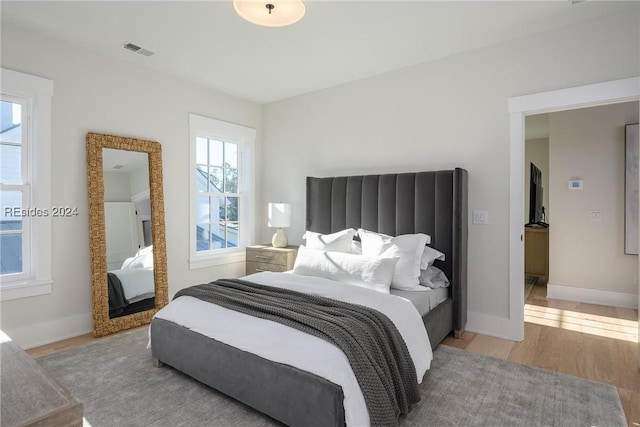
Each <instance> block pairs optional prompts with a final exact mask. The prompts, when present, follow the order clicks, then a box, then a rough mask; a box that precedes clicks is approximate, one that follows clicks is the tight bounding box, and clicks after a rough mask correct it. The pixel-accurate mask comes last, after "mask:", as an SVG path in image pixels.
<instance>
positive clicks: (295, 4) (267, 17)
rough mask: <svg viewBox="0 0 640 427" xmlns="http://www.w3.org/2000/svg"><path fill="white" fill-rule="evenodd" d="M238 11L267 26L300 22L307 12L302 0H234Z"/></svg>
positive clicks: (250, 19)
mask: <svg viewBox="0 0 640 427" xmlns="http://www.w3.org/2000/svg"><path fill="white" fill-rule="evenodd" d="M233 8H234V9H235V10H236V13H237V14H238V15H240V16H241V17H243V18H244V19H246V20H247V21H249V22H251V23H254V24H257V25H263V26H265V27H284V26H285V25H291V24H293V23H295V22H298V21H299V20H300V19H302V17H303V16H304V13H305V10H306V8H305V6H304V3H303V2H302V0H233Z"/></svg>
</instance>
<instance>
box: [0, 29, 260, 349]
mask: <svg viewBox="0 0 640 427" xmlns="http://www.w3.org/2000/svg"><path fill="white" fill-rule="evenodd" d="M1 36H2V45H1V48H2V58H1V61H2V63H1V65H2V67H5V68H9V69H13V70H16V71H22V72H25V73H31V74H35V75H38V76H43V77H46V78H50V79H53V81H54V96H53V99H52V108H53V111H52V123H53V125H52V163H53V164H52V174H51V175H52V183H51V185H52V200H51V201H52V204H53V205H56V206H60V205H61V206H77V207H78V211H79V212H80V214H79V216H77V217H73V218H54V220H53V223H52V227H53V230H52V234H53V277H54V280H55V283H54V285H53V292H52V293H51V294H49V295H43V296H37V297H32V298H24V299H18V300H11V301H3V302H2V303H1V305H0V310H1V312H2V313H1V326H2V329H3V330H4V331H5V332H6V333H7V334H8V335H9V336H11V337H12V338H13V339H14V340H15V341H16V342H17V343H18V344H20V345H22V346H25V347H29V346H34V345H38V344H42V343H45V342H51V341H57V340H59V339H62V338H65V337H69V336H75V335H79V334H83V333H86V332H89V331H91V328H92V321H91V281H90V275H89V272H90V270H89V268H90V267H89V237H88V220H87V179H86V165H85V162H86V154H85V153H86V149H85V136H86V133H87V132H88V131H94V132H102V133H109V134H114V135H122V136H130V137H137V138H143V139H151V140H157V141H160V142H161V143H162V149H163V152H162V156H163V166H164V196H165V219H166V234H167V261H168V275H169V293H170V295H173V294H174V293H175V292H176V291H178V290H179V289H180V288H183V287H185V286H188V285H192V284H196V283H202V282H204V281H210V280H214V279H216V278H219V277H227V276H238V275H240V274H243V273H244V263H236V264H231V265H226V266H220V267H218V268H210V269H201V270H194V271H190V270H189V268H188V264H187V259H188V254H189V246H188V245H189V217H188V215H189V209H188V206H189V173H190V171H189V159H188V153H189V149H188V137H189V129H188V113H189V112H194V113H198V114H201V115H205V116H209V117H213V118H217V119H220V120H225V121H229V122H234V123H238V124H241V125H244V126H249V127H253V128H257V129H258V131H259V128H260V123H261V107H260V106H259V105H257V104H255V103H251V102H248V101H244V100H241V99H237V98H234V97H231V96H228V95H225V94H222V93H219V92H215V91H213V90H209V89H207V88H204V87H202V86H198V85H195V84H192V83H189V82H186V81H184V80H180V79H177V78H174V77H171V76H168V75H165V74H160V73H156V72H152V71H150V70H148V69H146V68H143V67H139V66H135V65H131V64H129V63H125V62H119V61H117V60H114V59H113V58H111V57H107V56H103V55H98V54H95V53H93V52H92V51H89V50H86V49H84V48H81V47H78V46H74V45H70V44H68V43H66V42H61V41H57V40H55V39H52V38H51V37H49V36H43V35H41V34H38V33H34V32H31V31H28V30H23V29H20V28H18V27H15V26H13V25H5V24H4V23H3V25H2V29H1ZM256 155H257V160H258V164H259V160H260V157H259V156H260V152H259V149H258V152H257V153H256ZM258 172H259V171H258Z"/></svg>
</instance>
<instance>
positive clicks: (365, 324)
mask: <svg viewBox="0 0 640 427" xmlns="http://www.w3.org/2000/svg"><path fill="white" fill-rule="evenodd" d="M183 295H188V296H192V297H196V298H199V299H201V300H204V301H207V302H211V303H214V304H217V305H220V306H222V307H225V308H228V309H231V310H235V311H238V312H241V313H245V314H248V315H250V316H255V317H260V318H263V319H268V320H272V321H275V322H278V323H282V324H283V325H287V326H289V327H292V328H295V329H298V330H300V331H303V332H306V333H308V334H311V335H314V336H316V337H319V338H322V339H324V340H326V341H328V342H330V343H332V344H333V345H335V346H337V347H338V348H339V349H341V350H342V351H343V352H344V354H345V355H346V356H347V359H348V360H349V363H350V364H351V367H352V369H353V372H354V374H355V376H356V379H357V381H358V384H359V385H360V388H361V389H362V393H363V394H364V399H365V402H366V404H367V409H368V411H369V418H370V421H371V425H372V426H395V425H397V424H398V417H399V415H400V414H407V413H408V412H409V409H410V407H411V405H412V404H414V403H416V402H418V401H420V393H419V391H418V381H417V377H416V370H415V366H414V365H413V361H412V360H411V356H410V355H409V351H408V349H407V345H406V343H405V342H404V340H403V338H402V336H401V335H400V333H399V332H398V330H397V328H396V327H395V325H394V324H393V322H391V320H389V318H388V317H386V316H385V315H384V314H382V313H380V312H378V311H376V310H373V309H370V308H368V307H364V306H360V305H356V304H349V303H345V302H341V301H336V300H333V299H330V298H324V297H318V296H314V295H308V294H304V293H301V292H295V291H290V290H287V289H281V288H277V287H271V286H264V285H258V284H256V283H252V282H247V281H244V280H236V279H224V280H217V281H215V282H211V283H208V284H203V285H197V286H192V287H189V288H186V289H182V290H181V291H179V292H178V293H177V294H176V296H175V297H174V299H175V298H178V297H180V296H183Z"/></svg>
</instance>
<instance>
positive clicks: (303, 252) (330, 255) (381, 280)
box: [293, 246, 398, 294]
mask: <svg viewBox="0 0 640 427" xmlns="http://www.w3.org/2000/svg"><path fill="white" fill-rule="evenodd" d="M397 261H398V259H397V258H385V257H367V256H362V255H354V254H347V253H344V252H324V251H319V250H315V249H308V248H306V247H304V246H300V247H299V248H298V256H297V257H296V262H295V264H294V267H293V272H294V273H295V274H301V275H303V276H317V277H324V278H325V279H331V280H335V281H336V282H341V283H347V284H349V285H355V286H361V287H365V288H369V289H372V290H374V291H378V292H382V293H384V294H388V293H389V286H390V285H391V279H392V278H393V270H394V268H395V265H396V262H397Z"/></svg>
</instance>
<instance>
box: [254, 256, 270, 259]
mask: <svg viewBox="0 0 640 427" xmlns="http://www.w3.org/2000/svg"><path fill="white" fill-rule="evenodd" d="M256 258H260V259H269V258H271V257H269V256H264V255H256Z"/></svg>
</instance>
